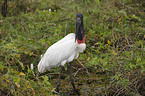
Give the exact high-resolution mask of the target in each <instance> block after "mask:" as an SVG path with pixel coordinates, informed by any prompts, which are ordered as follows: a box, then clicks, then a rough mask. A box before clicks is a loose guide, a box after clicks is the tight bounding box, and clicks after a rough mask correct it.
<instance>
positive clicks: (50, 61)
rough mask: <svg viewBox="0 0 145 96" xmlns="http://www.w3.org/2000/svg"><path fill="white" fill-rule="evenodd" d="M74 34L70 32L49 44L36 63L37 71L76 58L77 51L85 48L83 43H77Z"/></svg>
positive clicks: (42, 70) (41, 71)
mask: <svg viewBox="0 0 145 96" xmlns="http://www.w3.org/2000/svg"><path fill="white" fill-rule="evenodd" d="M75 37H76V36H75V34H74V33H70V34H68V35H67V36H65V37H64V38H62V39H61V40H59V41H58V42H56V43H54V44H53V45H51V46H50V47H49V48H48V49H47V51H46V53H45V54H44V56H43V57H42V58H41V60H40V62H39V64H38V71H39V72H40V73H43V72H45V71H47V70H50V68H53V67H56V66H59V65H61V66H64V64H65V63H66V62H71V61H72V60H73V59H76V58H78V56H79V52H83V51H84V50H85V48H86V44H85V43H81V44H78V42H77V40H75Z"/></svg>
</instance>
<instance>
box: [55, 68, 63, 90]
mask: <svg viewBox="0 0 145 96" xmlns="http://www.w3.org/2000/svg"><path fill="white" fill-rule="evenodd" d="M62 69H63V66H61V68H60V73H59V77H58V80H57V87H56V91H57V92H59V87H60V77H61V72H62Z"/></svg>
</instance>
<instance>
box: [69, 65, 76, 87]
mask: <svg viewBox="0 0 145 96" xmlns="http://www.w3.org/2000/svg"><path fill="white" fill-rule="evenodd" d="M70 81H71V84H72V86H73V88H74V90H75V89H76V88H75V84H74V79H73V77H72V68H71V63H70Z"/></svg>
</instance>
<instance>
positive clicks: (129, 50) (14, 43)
mask: <svg viewBox="0 0 145 96" xmlns="http://www.w3.org/2000/svg"><path fill="white" fill-rule="evenodd" d="M0 2H2V1H0ZM21 2H22V0H20V1H18V2H15V1H13V0H11V1H9V13H8V17H6V18H3V17H2V16H1V15H0V25H1V26H0V74H1V78H0V82H2V83H1V84H0V91H1V95H7V94H11V95H32V94H33V95H37V94H38V95H48V94H50V95H53V94H52V90H54V88H53V86H54V85H55V84H54V83H52V84H51V83H50V82H51V80H50V78H49V77H48V76H46V75H45V76H40V77H38V76H37V73H38V70H37V64H38V62H39V60H40V55H41V54H44V52H45V51H46V50H47V48H48V47H49V46H50V45H52V44H53V43H55V42H57V41H58V40H60V39H61V38H63V37H64V36H65V35H66V34H69V33H71V32H73V33H75V20H76V19H75V16H76V14H77V13H78V12H80V13H83V15H84V29H85V36H86V45H87V48H86V50H85V52H84V53H82V54H80V56H79V58H78V59H79V60H80V61H81V62H82V63H83V64H84V66H86V67H87V69H88V70H89V72H90V76H85V75H82V74H81V72H80V73H78V74H77V76H76V78H84V79H89V80H91V82H92V80H96V79H97V78H98V81H95V82H93V83H92V84H93V86H94V87H93V88H97V89H98V90H99V88H102V89H101V91H99V92H98V91H97V93H96V92H95V91H89V90H86V92H88V93H90V94H92V95H93V93H94V94H95V95H100V94H101V95H107V94H109V95H122V94H123V95H124V94H125V95H134V94H136V95H145V93H144V89H143V86H145V85H144V83H145V82H144V80H145V78H144V73H145V58H144V56H145V28H144V26H145V23H144V21H145V18H144V14H145V6H144V4H145V3H143V2H142V0H140V1H136V2H134V1H133V0H118V1H115V0H79V1H77V0H74V1H71V0H70V1H67V0H59V1H48V0H45V1H41V2H38V1H34V2H28V1H26V2H22V5H23V6H22V5H21ZM49 9H52V12H49ZM54 10H56V12H54ZM31 63H33V64H34V70H33V71H32V70H30V64H31ZM73 72H74V74H75V72H76V70H75V71H73ZM82 72H85V71H84V70H82ZM51 73H53V74H57V73H58V68H55V69H52V70H51ZM100 74H102V75H100ZM105 76H106V77H105ZM52 79H53V78H52ZM48 80H49V81H50V82H49V81H48ZM54 80H55V79H54ZM99 81H100V82H103V84H102V85H99V86H98V85H97V84H96V82H99ZM85 82H86V81H83V84H84V85H85ZM104 84H105V85H104ZM100 86H101V87H100ZM102 86H105V88H103V87H102ZM84 89H85V86H83V87H82V90H84ZM91 90H94V89H91ZM83 92H84V91H81V93H82V94H87V93H85V92H84V93H83Z"/></svg>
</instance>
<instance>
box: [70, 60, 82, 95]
mask: <svg viewBox="0 0 145 96" xmlns="http://www.w3.org/2000/svg"><path fill="white" fill-rule="evenodd" d="M70 81H71V84H72V86H73V88H74V91H75V92H76V93H77V94H78V96H80V93H79V92H78V90H76V87H75V84H74V79H73V77H72V68H71V63H70Z"/></svg>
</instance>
